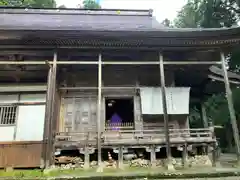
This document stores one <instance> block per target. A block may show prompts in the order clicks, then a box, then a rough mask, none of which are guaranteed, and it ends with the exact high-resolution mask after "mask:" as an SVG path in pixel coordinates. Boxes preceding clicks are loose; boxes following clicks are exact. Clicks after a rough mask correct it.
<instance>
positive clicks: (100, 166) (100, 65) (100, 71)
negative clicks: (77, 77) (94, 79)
mask: <svg viewBox="0 0 240 180" xmlns="http://www.w3.org/2000/svg"><path fill="white" fill-rule="evenodd" d="M101 101H102V55H101V54H99V55H98V106H97V147H98V148H97V149H98V170H97V171H98V172H102V171H103V169H102V147H101V134H102V130H101Z"/></svg>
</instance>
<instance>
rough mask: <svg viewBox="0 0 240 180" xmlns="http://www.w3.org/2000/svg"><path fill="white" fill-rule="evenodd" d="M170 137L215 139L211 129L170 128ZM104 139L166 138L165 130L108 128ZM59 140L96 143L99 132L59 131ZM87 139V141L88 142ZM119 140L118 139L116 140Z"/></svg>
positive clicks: (102, 134) (103, 136) (104, 133)
mask: <svg viewBox="0 0 240 180" xmlns="http://www.w3.org/2000/svg"><path fill="white" fill-rule="evenodd" d="M169 136H170V139H173V138H182V139H185V140H187V139H190V138H191V139H199V138H208V139H215V137H214V135H213V132H212V131H211V129H169ZM101 137H102V141H103V142H104V141H111V140H114V141H116V140H123V141H124V140H134V139H139V138H140V139H141V138H142V139H151V140H154V139H163V140H164V139H165V131H164V130H142V131H138V130H117V131H112V130H106V131H104V132H102V133H101ZM55 139H56V141H57V142H66V141H71V142H74V141H77V142H79V143H81V144H85V143H87V142H89V143H91V142H92V143H96V142H97V132H59V133H57V134H56V137H55ZM86 141H87V142H86ZM116 142H117V141H116Z"/></svg>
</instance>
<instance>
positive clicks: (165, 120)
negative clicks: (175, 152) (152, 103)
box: [159, 53, 174, 170]
mask: <svg viewBox="0 0 240 180" xmlns="http://www.w3.org/2000/svg"><path fill="white" fill-rule="evenodd" d="M159 61H160V79H161V92H162V99H161V101H162V105H163V117H164V129H165V140H166V151H167V168H168V169H169V170H172V169H174V167H173V166H172V164H171V158H172V155H171V146H170V137H169V125H168V120H169V117H168V112H167V99H166V87H165V76H164V65H163V55H162V54H161V53H159Z"/></svg>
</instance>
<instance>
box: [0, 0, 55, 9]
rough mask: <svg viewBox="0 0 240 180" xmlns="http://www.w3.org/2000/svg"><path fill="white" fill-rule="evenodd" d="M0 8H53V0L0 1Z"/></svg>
mask: <svg viewBox="0 0 240 180" xmlns="http://www.w3.org/2000/svg"><path fill="white" fill-rule="evenodd" d="M0 6H12V7H32V8H55V7H56V2H55V0H0Z"/></svg>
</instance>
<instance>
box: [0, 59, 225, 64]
mask: <svg viewBox="0 0 240 180" xmlns="http://www.w3.org/2000/svg"><path fill="white" fill-rule="evenodd" d="M48 63H49V64H53V63H54V62H53V61H48ZM4 64H5V65H45V64H47V60H43V61H0V65H4ZM57 64H58V65H76V64H81V65H98V61H82V60H79V61H58V62H57ZM101 64H103V65H159V64H160V63H159V62H158V61H124V60H123V61H101ZM163 64H164V65H214V64H221V62H219V61H181V60H179V61H164V62H163Z"/></svg>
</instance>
